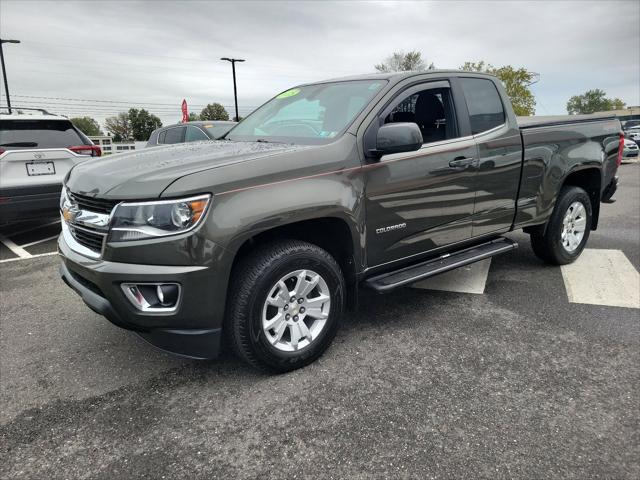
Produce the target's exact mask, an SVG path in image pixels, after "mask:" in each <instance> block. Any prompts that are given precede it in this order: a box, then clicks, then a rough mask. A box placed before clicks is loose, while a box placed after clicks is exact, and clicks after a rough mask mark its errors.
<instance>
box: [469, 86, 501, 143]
mask: <svg viewBox="0 0 640 480" xmlns="http://www.w3.org/2000/svg"><path fill="white" fill-rule="evenodd" d="M460 83H461V85H462V91H463V92H464V96H465V99H466V101H467V109H468V110H469V120H470V122H471V133H472V134H474V135H475V134H477V133H480V132H486V131H487V130H491V129H492V128H495V127H497V126H499V125H502V124H503V123H504V122H505V114H504V107H503V106H502V100H501V99H500V94H499V93H498V89H497V88H496V86H495V85H494V83H493V82H492V81H491V80H485V79H483V78H461V79H460Z"/></svg>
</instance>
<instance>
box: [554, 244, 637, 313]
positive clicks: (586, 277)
mask: <svg viewBox="0 0 640 480" xmlns="http://www.w3.org/2000/svg"><path fill="white" fill-rule="evenodd" d="M561 270H562V278H563V280H564V286H565V288H566V289H567V296H568V297H569V302H571V303H587V304H590V305H607V306H612V307H627V308H640V274H638V271H637V270H636V269H635V268H634V266H633V265H632V264H631V262H630V261H629V260H628V259H627V257H626V256H625V254H624V253H622V251H620V250H599V249H585V250H584V251H583V252H582V255H580V258H578V260H576V261H575V262H574V263H571V264H569V265H563V266H562V267H561Z"/></svg>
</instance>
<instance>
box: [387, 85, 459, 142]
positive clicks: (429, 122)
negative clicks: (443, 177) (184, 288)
mask: <svg viewBox="0 0 640 480" xmlns="http://www.w3.org/2000/svg"><path fill="white" fill-rule="evenodd" d="M398 122H411V123H415V124H417V125H418V127H419V128H420V131H421V132H422V139H423V142H424V143H431V142H439V141H441V140H448V139H450V138H456V137H458V136H459V135H458V130H457V126H456V120H455V114H454V109H453V102H452V100H451V90H450V89H448V88H431V89H426V90H422V91H420V92H416V93H412V94H411V95H408V96H405V97H401V98H400V100H399V102H398V103H397V105H396V107H395V108H394V109H393V110H392V111H391V113H389V115H387V117H386V118H385V122H384V123H398Z"/></svg>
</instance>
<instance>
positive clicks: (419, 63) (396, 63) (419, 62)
mask: <svg viewBox="0 0 640 480" xmlns="http://www.w3.org/2000/svg"><path fill="white" fill-rule="evenodd" d="M434 68H435V67H434V66H433V63H430V64H429V65H427V64H426V62H425V61H424V60H423V59H422V54H421V53H420V52H418V51H417V50H412V51H410V52H407V53H404V52H393V54H392V55H391V56H389V57H387V59H386V60H385V61H384V62H382V63H379V64H377V65H375V69H376V70H377V71H379V72H381V73H390V72H407V71H411V70H415V71H422V70H433V69H434Z"/></svg>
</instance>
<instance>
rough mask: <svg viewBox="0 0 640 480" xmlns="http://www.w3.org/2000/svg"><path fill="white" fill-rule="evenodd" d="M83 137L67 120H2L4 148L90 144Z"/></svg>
mask: <svg viewBox="0 0 640 480" xmlns="http://www.w3.org/2000/svg"><path fill="white" fill-rule="evenodd" d="M83 137H84V136H81V134H80V133H79V132H78V131H77V130H76V129H75V128H74V127H73V125H72V124H71V122H70V121H67V120H0V146H1V147H2V148H4V149H21V148H64V147H73V146H78V145H90V144H91V142H90V141H89V140H88V139H86V138H83Z"/></svg>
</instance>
